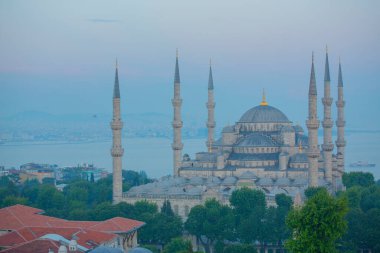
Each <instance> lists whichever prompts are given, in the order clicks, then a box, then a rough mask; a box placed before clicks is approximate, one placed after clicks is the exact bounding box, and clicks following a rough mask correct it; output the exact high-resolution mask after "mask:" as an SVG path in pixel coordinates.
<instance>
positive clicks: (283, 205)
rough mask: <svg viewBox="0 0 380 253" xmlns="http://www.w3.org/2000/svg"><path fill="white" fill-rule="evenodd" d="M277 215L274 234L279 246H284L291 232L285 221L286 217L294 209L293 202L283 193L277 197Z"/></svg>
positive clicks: (273, 229)
mask: <svg viewBox="0 0 380 253" xmlns="http://www.w3.org/2000/svg"><path fill="white" fill-rule="evenodd" d="M275 198H276V204H277V208H276V215H275V218H274V219H275V221H274V224H275V225H274V226H273V228H272V233H273V232H274V233H273V234H274V236H275V238H276V241H277V242H278V243H279V244H282V242H283V241H284V240H285V239H286V238H288V237H289V236H290V230H289V228H288V227H287V226H286V223H285V220H286V216H287V215H288V213H289V211H290V210H291V208H292V205H293V201H292V198H291V197H290V196H287V195H285V194H283V193H281V194H277V195H276V197H275Z"/></svg>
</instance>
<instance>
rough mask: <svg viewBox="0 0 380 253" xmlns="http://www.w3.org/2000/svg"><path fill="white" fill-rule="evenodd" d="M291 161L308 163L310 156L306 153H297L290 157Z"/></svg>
mask: <svg viewBox="0 0 380 253" xmlns="http://www.w3.org/2000/svg"><path fill="white" fill-rule="evenodd" d="M289 162H290V163H307V162H308V158H307V154H306V153H297V154H294V155H292V156H291V157H290V159H289Z"/></svg>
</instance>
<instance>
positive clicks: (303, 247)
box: [285, 190, 348, 253]
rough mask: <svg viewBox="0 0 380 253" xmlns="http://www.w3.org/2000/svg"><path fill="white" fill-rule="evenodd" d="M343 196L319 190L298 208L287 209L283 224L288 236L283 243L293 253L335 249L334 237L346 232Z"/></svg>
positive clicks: (317, 252) (316, 252)
mask: <svg viewBox="0 0 380 253" xmlns="http://www.w3.org/2000/svg"><path fill="white" fill-rule="evenodd" d="M347 206H348V204H347V199H345V198H334V197H332V196H330V195H329V193H328V192H327V190H320V191H318V192H317V193H316V194H315V195H314V196H312V197H311V198H310V199H308V200H307V201H306V204H305V205H304V206H303V207H302V208H296V209H293V210H292V211H290V212H289V215H288V217H287V220H286V223H287V225H288V226H289V228H290V229H291V231H292V236H291V237H290V238H289V240H288V241H287V242H286V244H285V246H286V248H287V249H288V250H290V251H291V252H294V253H301V252H302V253H303V252H305V253H331V252H336V240H337V239H338V238H340V237H341V236H342V235H343V234H344V232H345V231H346V228H347V224H346V221H345V219H344V217H345V215H346V213H347V211H348V207H347Z"/></svg>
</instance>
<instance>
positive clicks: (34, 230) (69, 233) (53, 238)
mask: <svg viewBox="0 0 380 253" xmlns="http://www.w3.org/2000/svg"><path fill="white" fill-rule="evenodd" d="M0 217H1V219H0V250H1V249H3V250H4V252H39V251H37V250H35V251H28V249H36V248H39V247H48V248H47V249H46V250H45V251H43V252H45V253H47V252H48V249H49V247H50V249H51V250H53V252H58V251H57V250H56V248H57V249H59V247H61V246H64V247H66V248H67V249H68V251H67V252H87V251H88V250H90V249H94V248H97V247H98V246H107V247H112V248H119V249H122V250H123V251H128V250H129V249H132V248H135V247H136V246H137V245H138V244H137V231H138V229H139V228H141V227H142V226H144V225H145V223H143V222H140V221H137V220H131V219H126V218H121V217H115V218H112V219H108V220H105V221H69V220H64V219H59V218H54V217H49V216H46V215H43V210H41V209H37V208H32V207H28V206H24V205H14V206H10V207H6V208H2V209H0ZM74 241H75V242H74ZM74 244H75V247H74V250H71V249H70V247H71V248H72V247H73V245H74ZM54 245H55V246H54ZM1 252H3V251H1Z"/></svg>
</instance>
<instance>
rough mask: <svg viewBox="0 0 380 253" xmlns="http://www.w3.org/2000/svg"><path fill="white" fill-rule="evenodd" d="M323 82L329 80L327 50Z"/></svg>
mask: <svg viewBox="0 0 380 253" xmlns="http://www.w3.org/2000/svg"><path fill="white" fill-rule="evenodd" d="M325 82H330V67H329V54H328V53H327V52H326V60H325Z"/></svg>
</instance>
